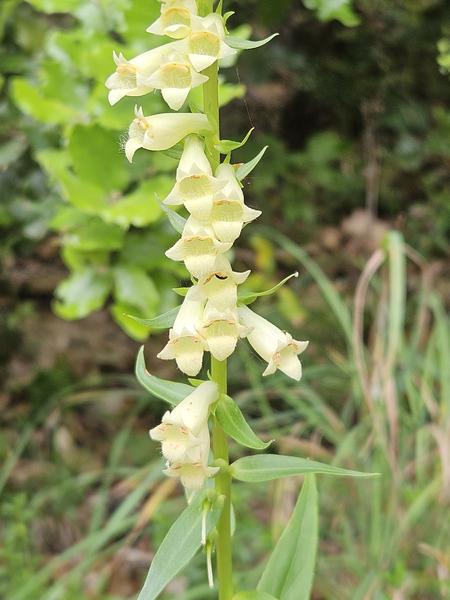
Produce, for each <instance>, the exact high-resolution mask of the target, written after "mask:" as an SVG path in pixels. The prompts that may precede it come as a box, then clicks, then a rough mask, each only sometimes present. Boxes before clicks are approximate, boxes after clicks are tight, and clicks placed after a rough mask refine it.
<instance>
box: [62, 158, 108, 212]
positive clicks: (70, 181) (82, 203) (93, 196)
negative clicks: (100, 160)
mask: <svg viewBox="0 0 450 600" xmlns="http://www.w3.org/2000/svg"><path fill="white" fill-rule="evenodd" d="M58 183H59V184H60V185H61V188H62V191H63V195H64V197H65V198H66V200H67V201H68V202H70V203H71V204H73V205H74V206H76V207H77V208H79V209H80V210H83V211H85V212H87V213H90V214H91V215H98V214H102V213H103V211H104V210H105V209H106V208H107V207H108V204H107V203H106V196H105V190H104V189H103V188H101V187H99V186H97V185H95V184H93V183H89V182H88V181H83V180H82V179H79V178H78V177H77V176H76V175H74V174H73V173H71V172H70V171H69V170H68V169H66V170H61V171H60V172H59V174H58Z"/></svg>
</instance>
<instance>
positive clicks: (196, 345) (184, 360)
mask: <svg viewBox="0 0 450 600" xmlns="http://www.w3.org/2000/svg"><path fill="white" fill-rule="evenodd" d="M194 291H195V288H194V287H192V288H190V289H189V290H188V293H187V294H186V297H185V299H184V301H183V304H182V305H181V307H180V310H179V311H178V315H177V317H176V319H175V322H174V324H173V327H172V329H171V330H170V331H169V341H168V343H167V344H166V345H165V347H164V348H163V349H162V350H161V352H160V353H159V354H158V358H161V359H163V360H172V359H175V360H176V363H177V366H178V368H179V369H180V370H181V371H183V373H186V375H189V376H190V377H194V376H195V375H197V374H198V372H199V371H200V369H201V368H202V362H203V353H204V351H205V349H206V344H205V342H204V340H203V338H202V337H201V336H200V335H199V333H198V329H199V328H200V327H201V324H202V319H203V311H204V306H205V301H204V300H202V299H201V300H197V299H193V295H194Z"/></svg>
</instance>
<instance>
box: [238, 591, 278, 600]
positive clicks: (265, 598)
mask: <svg viewBox="0 0 450 600" xmlns="http://www.w3.org/2000/svg"><path fill="white" fill-rule="evenodd" d="M231 600H278V598H275V596H272V594H267V593H266V592H260V591H259V590H250V591H248V592H238V593H237V594H235V595H234V596H233V598H232V599H231Z"/></svg>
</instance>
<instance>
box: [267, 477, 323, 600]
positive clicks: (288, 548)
mask: <svg viewBox="0 0 450 600" xmlns="http://www.w3.org/2000/svg"><path fill="white" fill-rule="evenodd" d="M318 530H319V524H318V495H317V488H316V482H315V478H314V475H308V476H307V477H306V478H305V481H304V483H303V487H302V491H301V494H300V497H299V499H298V500H297V504H296V505H295V509H294V514H293V515H292V517H291V519H290V521H289V523H288V525H287V527H286V529H285V530H284V531H283V534H282V536H281V537H280V539H279V540H278V543H277V545H276V546H275V549H274V551H273V552H272V555H271V557H270V559H269V562H268V563H267V566H266V568H265V570H264V573H263V574H262V577H261V579H260V581H259V583H258V590H260V591H262V592H267V593H268V594H272V595H273V596H275V598H278V599H279V600H309V598H310V594H311V588H312V584H313V579H314V567H315V563H316V553H317V542H318V536H319V531H318ZM261 600H262V599H261Z"/></svg>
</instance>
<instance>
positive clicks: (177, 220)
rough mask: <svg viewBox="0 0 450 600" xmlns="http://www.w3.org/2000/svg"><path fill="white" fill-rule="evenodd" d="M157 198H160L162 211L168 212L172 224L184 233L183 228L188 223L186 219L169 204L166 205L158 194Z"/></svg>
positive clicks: (159, 202)
mask: <svg viewBox="0 0 450 600" xmlns="http://www.w3.org/2000/svg"><path fill="white" fill-rule="evenodd" d="M155 195H156V194H155ZM156 199H157V200H158V204H159V206H160V207H161V209H162V211H163V212H164V213H166V215H167V218H168V219H169V221H170V224H171V225H172V227H173V228H174V229H175V231H177V232H178V233H183V229H184V226H185V224H186V219H185V218H184V217H182V216H181V215H179V214H178V213H176V212H175V211H174V210H172V209H171V208H169V207H168V206H166V205H165V204H163V203H162V202H161V200H160V199H159V198H158V196H156Z"/></svg>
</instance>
